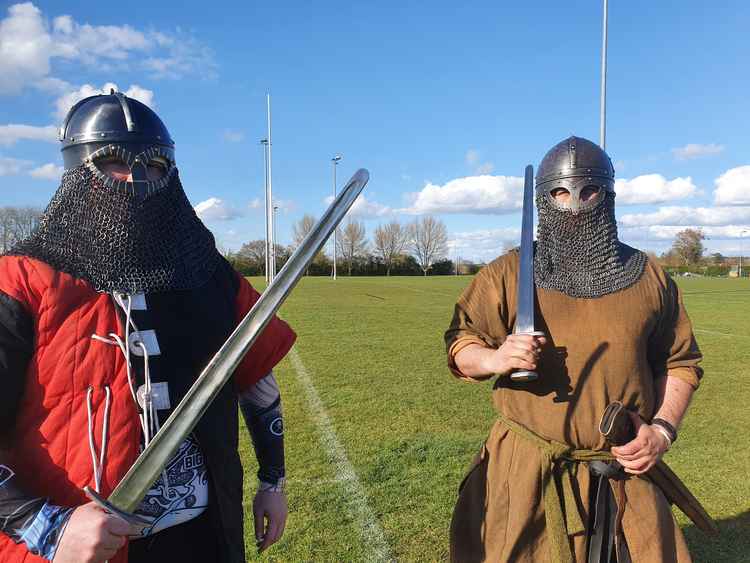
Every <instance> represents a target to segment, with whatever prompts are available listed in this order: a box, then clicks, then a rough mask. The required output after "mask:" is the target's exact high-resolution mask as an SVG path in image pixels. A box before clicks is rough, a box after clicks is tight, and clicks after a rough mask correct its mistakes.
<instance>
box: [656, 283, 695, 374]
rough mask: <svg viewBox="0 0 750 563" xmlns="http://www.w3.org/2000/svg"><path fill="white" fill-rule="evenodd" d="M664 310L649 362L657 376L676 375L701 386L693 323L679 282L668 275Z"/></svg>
mask: <svg viewBox="0 0 750 563" xmlns="http://www.w3.org/2000/svg"><path fill="white" fill-rule="evenodd" d="M665 279H666V284H665V287H664V297H663V310H662V314H661V316H660V318H659V324H658V326H657V328H656V330H655V332H654V334H653V336H652V337H651V339H650V341H649V363H650V364H651V368H652V370H653V372H654V377H656V378H658V377H663V376H665V375H667V376H669V377H677V378H679V379H682V380H684V381H686V382H688V383H689V384H690V385H692V386H693V388H694V389H697V388H698V385H699V383H700V379H701V377H703V369H701V368H700V367H699V366H698V363H699V362H700V361H701V360H702V359H703V355H702V354H701V351H700V349H699V348H698V343H697V342H696V341H695V336H694V335H693V326H692V323H691V322H690V318H689V317H688V314H687V311H686V310H685V306H684V304H683V303H682V294H681V292H680V289H679V288H678V287H677V284H676V283H675V282H674V280H672V278H670V277H669V276H667V275H665Z"/></svg>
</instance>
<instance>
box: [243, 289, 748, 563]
mask: <svg viewBox="0 0 750 563" xmlns="http://www.w3.org/2000/svg"><path fill="white" fill-rule="evenodd" d="M251 281H252V282H253V284H254V285H255V286H256V287H257V288H258V289H261V288H262V287H263V285H264V284H263V283H262V280H259V279H252V280H251ZM469 281H470V278H468V277H460V278H456V277H451V276H443V277H431V278H426V279H424V278H405V277H393V278H345V277H342V278H339V280H338V281H336V282H335V283H334V282H332V281H331V280H330V279H327V278H305V279H303V280H302V281H301V282H300V284H299V286H298V287H297V289H296V290H295V291H294V292H293V293H292V295H291V296H290V298H289V300H288V301H287V303H286V304H285V305H284V306H283V308H282V310H281V316H282V317H283V318H284V319H286V320H287V321H288V322H290V324H292V326H293V327H294V328H295V330H296V331H297V333H298V335H299V338H298V341H297V345H296V350H297V352H298V353H299V356H300V358H301V360H302V362H303V363H304V365H305V367H306V368H307V371H308V372H309V374H310V377H311V378H312V380H313V383H314V385H315V387H316V389H317V392H318V394H319V396H320V399H321V401H322V403H323V404H324V405H325V409H326V410H327V412H328V416H329V417H330V420H331V422H332V424H333V426H334V428H335V432H336V434H337V435H338V439H339V440H340V442H341V444H342V446H343V448H344V450H345V452H346V455H347V456H348V459H349V461H350V462H351V464H352V465H353V467H354V469H355V471H356V473H357V475H358V477H359V480H360V482H361V484H362V486H363V488H364V491H365V493H366V496H367V502H368V504H369V507H370V508H371V509H372V511H373V512H374V514H375V517H376V520H377V522H378V524H379V525H380V527H382V529H383V531H384V534H385V538H386V541H387V543H388V545H389V547H390V550H391V555H392V556H393V557H394V558H396V559H398V560H399V561H440V560H445V559H446V557H447V549H448V539H447V538H448V524H449V520H450V514H451V510H452V508H453V503H454V502H455V498H456V489H457V486H458V484H459V482H460V480H461V478H462V477H463V474H464V471H465V470H466V468H467V466H468V464H469V461H470V460H471V457H472V456H473V454H474V453H475V452H476V450H477V448H478V447H479V445H480V444H481V443H482V441H483V440H484V438H485V437H486V435H487V432H488V431H489V428H490V426H491V424H492V422H493V410H492V405H491V400H490V385H489V384H487V385H481V384H480V385H472V384H464V383H461V382H458V381H456V380H455V379H453V378H452V377H451V376H450V374H449V373H448V371H447V369H446V367H445V351H444V347H443V331H444V330H445V328H446V326H447V325H448V322H449V321H450V317H451V315H452V310H453V303H454V302H455V299H456V297H457V296H458V295H459V294H460V292H461V291H462V290H463V288H464V287H465V286H466V285H467V284H468V283H469ZM678 283H679V284H680V286H681V287H682V289H683V292H684V299H685V303H686V305H687V308H688V311H689V314H690V316H691V318H692V320H693V323H694V326H695V329H696V337H697V339H698V342H699V344H700V346H701V348H702V350H703V353H704V355H705V361H704V363H703V366H704V368H705V370H706V376H705V379H704V382H703V384H702V386H701V388H700V390H699V392H698V393H696V395H695V399H694V401H693V405H692V406H691V409H690V411H689V413H688V416H687V418H686V420H685V422H684V424H683V427H682V429H681V432H680V440H679V441H678V442H677V443H676V444H675V447H674V448H673V450H672V451H671V452H670V453H669V455H668V461H669V463H670V465H671V466H672V468H673V469H674V470H675V471H676V472H677V473H678V474H679V475H680V476H681V477H682V478H683V480H684V481H685V482H686V483H687V484H688V486H689V487H690V488H691V489H692V490H693V492H694V493H695V494H696V496H697V497H698V498H699V499H700V500H701V501H702V502H703V503H704V505H705V506H706V508H707V509H708V511H709V512H710V513H711V514H712V515H713V516H714V517H715V518H716V519H717V521H718V522H719V526H720V529H721V534H720V536H719V537H718V538H716V539H712V540H708V539H706V538H705V536H703V535H702V534H701V532H699V531H697V530H695V529H694V528H693V527H692V526H691V525H689V522H688V521H687V520H686V519H685V518H684V517H683V516H682V514H680V513H679V511H677V512H678V519H679V521H680V524H681V525H683V526H684V527H685V533H686V536H687V538H688V541H689V543H690V547H691V552H692V553H693V556H694V558H695V560H696V561H706V562H709V561H710V562H711V563H715V562H740V561H747V560H748V557H749V556H748V553H750V533H748V531H749V528H750V516H749V515H750V487H749V486H748V479H747V478H748V469H747V462H748V459H747V452H748V446H750V437H749V436H750V432H749V431H748V430H749V428H748V423H747V410H748V409H747V405H748V404H750V392H749V391H748V385H747V384H746V381H745V380H746V379H747V377H748V370H747V367H746V363H743V361H742V359H743V358H747V355H748V354H747V350H748V349H750V320H748V319H750V317H749V316H748V314H747V313H748V311H750V281H749V280H728V279H684V280H683V279H680V280H678ZM276 372H277V378H278V379H279V382H280V385H281V387H282V393H283V405H284V416H285V424H286V451H287V473H288V476H289V481H288V497H289V505H290V514H289V521H288V524H287V528H286V532H285V534H284V537H283V539H282V540H281V541H280V542H279V544H277V545H276V546H274V547H273V548H272V549H271V550H269V552H268V553H267V554H264V555H263V556H261V557H260V558H259V559H262V560H267V561H368V560H371V559H372V551H371V550H372V546H371V545H368V544H366V542H363V541H362V535H361V531H360V527H361V521H360V520H358V519H357V517H356V516H353V512H352V510H351V506H352V500H351V498H350V495H347V494H345V490H346V488H345V484H344V483H342V482H341V481H340V480H337V472H336V470H335V468H334V467H333V466H332V465H331V462H330V460H329V458H328V454H327V450H326V448H325V446H324V445H323V443H322V442H321V434H320V432H319V431H318V427H317V425H316V421H315V419H314V418H313V417H312V416H311V412H310V407H309V403H308V400H307V396H306V394H305V389H304V387H303V385H302V384H301V383H300V380H299V379H298V377H297V374H296V372H295V370H294V368H293V367H292V363H291V361H290V360H289V358H287V359H285V360H284V361H283V362H282V363H281V365H280V366H279V368H277V370H276ZM242 455H243V459H244V460H245V461H246V467H247V471H246V473H247V474H248V475H252V474H253V473H254V468H255V462H254V456H253V454H252V449H251V447H250V445H249V443H248V441H247V440H246V439H245V440H244V441H243V443H242ZM251 492H252V491H251V490H248V494H247V498H246V507H247V508H246V516H247V517H248V520H247V525H246V544H247V552H248V557H249V558H250V559H253V557H256V558H258V556H257V555H255V553H254V549H253V534H252V524H251V521H252V520H251V514H250V511H249V503H250V501H251V498H252V496H251Z"/></svg>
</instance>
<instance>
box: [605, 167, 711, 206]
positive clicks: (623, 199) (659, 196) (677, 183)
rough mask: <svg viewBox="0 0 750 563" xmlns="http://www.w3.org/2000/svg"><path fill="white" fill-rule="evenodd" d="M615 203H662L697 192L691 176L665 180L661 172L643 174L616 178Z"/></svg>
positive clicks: (684, 197) (680, 198)
mask: <svg viewBox="0 0 750 563" xmlns="http://www.w3.org/2000/svg"><path fill="white" fill-rule="evenodd" d="M615 192H616V193H617V203H620V204H625V205H635V204H649V203H664V202H667V201H674V200H682V199H686V198H688V197H691V196H694V195H696V194H697V193H698V188H697V187H696V186H695V184H693V180H692V178H690V177H689V176H688V177H687V178H675V179H674V180H667V179H666V178H665V177H664V176H662V175H661V174H645V175H643V176H637V177H635V178H633V179H632V180H616V181H615Z"/></svg>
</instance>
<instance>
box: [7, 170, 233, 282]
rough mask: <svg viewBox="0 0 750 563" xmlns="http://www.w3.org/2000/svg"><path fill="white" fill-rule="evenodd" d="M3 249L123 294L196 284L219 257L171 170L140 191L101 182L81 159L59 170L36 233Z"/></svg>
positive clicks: (210, 235) (210, 273)
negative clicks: (161, 181)
mask: <svg viewBox="0 0 750 563" xmlns="http://www.w3.org/2000/svg"><path fill="white" fill-rule="evenodd" d="M9 254H15V255H22V256H30V257H32V258H36V259H39V260H41V261H43V262H46V263H47V264H49V265H50V266H52V267H53V268H55V269H57V270H60V271H63V272H66V273H68V274H70V275H72V276H74V277H77V278H81V279H84V280H86V281H88V282H89V283H91V285H93V287H94V288H95V289H96V290H97V291H100V292H124V293H150V292H157V291H171V290H183V289H195V288H198V287H201V286H202V285H203V284H205V283H206V282H207V281H208V279H209V278H210V277H211V275H212V274H213V273H214V270H215V268H216V266H217V265H218V263H219V261H220V260H221V255H220V254H219V253H218V251H217V250H216V246H215V244H214V237H213V235H212V234H211V232H210V231H209V230H208V229H207V228H206V227H205V226H204V225H203V223H202V222H201V221H200V219H199V218H198V217H197V215H196V214H195V211H194V210H193V208H192V206H191V205H190V202H189V201H188V199H187V196H186V195H185V192H184V191H183V189H182V184H181V183H180V180H179V177H178V174H177V170H176V169H174V168H173V169H172V170H170V172H169V174H168V177H167V178H166V181H165V182H164V185H163V186H160V189H158V190H155V191H153V192H151V193H148V194H144V193H137V192H135V193H134V192H133V191H129V190H125V189H118V188H117V187H114V186H107V185H105V181H103V179H102V175H98V174H95V171H94V170H92V169H91V168H90V167H88V166H86V165H85V164H84V165H80V166H76V167H74V168H71V169H69V170H67V171H66V172H65V173H64V174H63V177H62V183H61V185H60V188H59V189H58V190H57V192H56V193H55V195H54V197H53V198H52V201H51V202H50V203H49V205H48V206H47V209H46V210H45V212H44V214H43V216H42V218H41V221H40V223H39V227H38V228H37V230H36V231H35V232H34V233H33V234H32V235H31V236H30V237H29V238H27V239H25V240H23V241H21V242H19V243H18V244H17V245H16V246H15V247H13V248H12V249H11V251H10V252H9Z"/></svg>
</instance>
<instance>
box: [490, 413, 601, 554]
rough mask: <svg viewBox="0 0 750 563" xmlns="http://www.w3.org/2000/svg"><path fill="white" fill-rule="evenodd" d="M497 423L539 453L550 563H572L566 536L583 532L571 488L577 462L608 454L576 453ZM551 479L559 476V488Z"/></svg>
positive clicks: (512, 425)
mask: <svg viewBox="0 0 750 563" xmlns="http://www.w3.org/2000/svg"><path fill="white" fill-rule="evenodd" d="M498 418H499V420H500V422H501V423H502V424H503V425H504V426H505V427H506V428H508V429H509V430H511V431H512V432H513V433H514V434H516V435H517V436H519V437H521V438H523V439H524V440H526V441H527V442H530V443H531V444H533V445H534V446H536V447H537V449H539V453H540V454H541V462H540V464H539V471H540V478H541V484H542V499H543V501H544V516H545V519H546V522H547V536H548V538H549V542H550V551H551V553H550V556H551V561H552V563H575V555H574V554H573V552H572V550H571V548H570V544H569V542H568V536H569V535H573V534H577V533H581V532H584V531H585V530H586V528H585V526H584V524H583V519H582V518H581V514H580V512H579V510H578V503H577V502H576V497H575V493H574V488H573V480H574V479H575V476H576V472H577V470H578V464H579V463H580V462H591V461H611V460H613V459H614V457H613V456H612V454H611V453H609V452H604V451H595V450H576V449H573V447H572V446H569V445H568V444H563V443H562V442H557V441H555V440H547V439H546V438H542V437H541V436H539V435H538V434H535V433H534V432H532V431H531V430H529V429H528V428H526V427H525V426H523V425H521V424H518V423H517V422H515V421H513V420H510V419H508V418H505V417H503V416H502V415H498ZM555 476H559V482H560V488H561V489H562V491H560V489H559V488H558V486H557V482H556V479H555Z"/></svg>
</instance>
